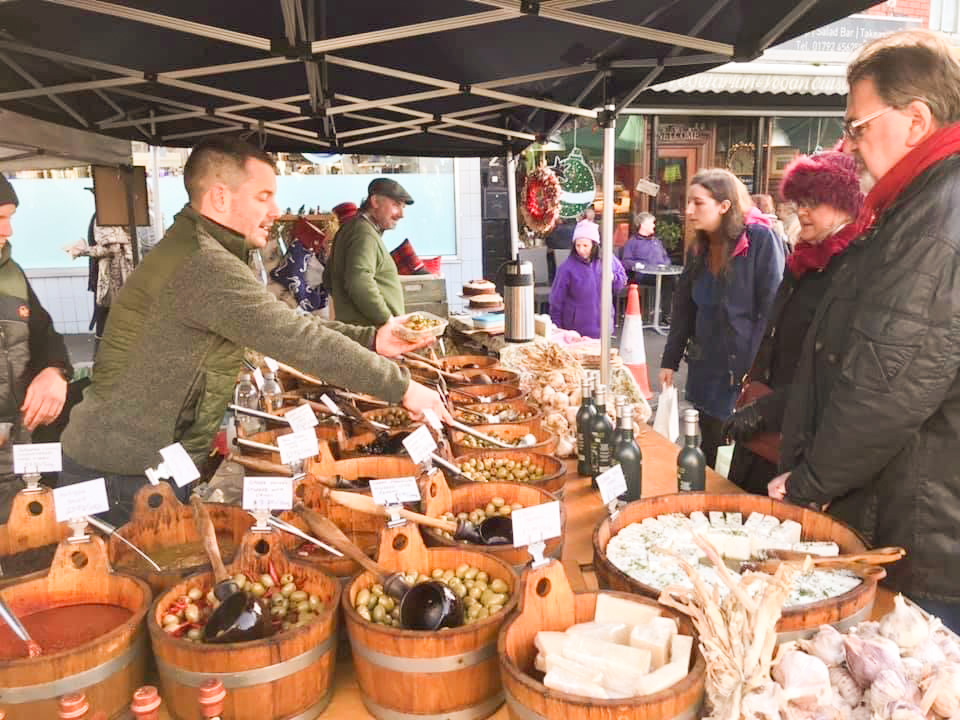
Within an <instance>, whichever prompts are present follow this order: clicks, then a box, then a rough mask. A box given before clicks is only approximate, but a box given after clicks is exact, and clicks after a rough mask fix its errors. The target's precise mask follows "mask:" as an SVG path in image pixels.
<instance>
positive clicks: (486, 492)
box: [420, 475, 567, 573]
mask: <svg viewBox="0 0 960 720" xmlns="http://www.w3.org/2000/svg"><path fill="white" fill-rule="evenodd" d="M420 494H421V496H422V500H421V507H422V509H423V513H424V515H430V516H432V517H439V516H440V515H442V514H443V513H445V512H452V513H453V514H454V515H456V514H457V513H460V512H466V513H469V512H470V511H471V510H474V509H476V508H478V507H485V506H486V505H487V503H489V502H490V501H491V500H492V499H493V498H495V497H499V498H503V500H504V502H505V503H506V504H507V505H512V504H513V503H520V504H521V505H523V506H524V507H531V506H533V505H540V504H541V503H546V502H553V501H554V500H556V499H557V497H556V496H555V495H553V494H552V493H550V492H547V491H546V490H544V489H543V488H540V487H535V486H533V485H524V484H522V483H508V482H489V483H466V484H464V485H460V486H458V487H455V488H453V489H452V490H451V488H450V487H449V486H448V485H447V481H446V479H445V478H444V477H443V476H442V475H441V476H440V477H439V478H431V479H430V480H429V481H427V482H425V483H422V484H421V486H420ZM566 519H567V518H566V511H565V510H564V507H563V504H561V505H560V524H561V527H563V526H565V525H566ZM420 530H421V531H422V532H423V536H424V539H425V540H426V541H427V545H431V546H435V545H441V546H447V547H469V548H470V549H471V550H479V551H480V552H485V553H490V554H491V555H493V556H495V557H498V558H500V559H501V560H503V561H504V562H506V563H509V564H510V565H512V566H513V569H514V570H515V571H516V572H517V573H520V572H521V571H522V570H523V568H524V566H525V565H526V564H527V563H529V562H530V553H529V552H527V549H526V548H515V547H513V545H469V544H467V543H464V542H462V541H459V540H453V539H452V538H448V537H446V536H445V535H443V534H441V532H440V530H437V529H436V528H430V527H421V528H420ZM562 552H563V534H561V535H560V536H559V537H555V538H551V539H549V540H547V548H546V551H545V555H546V556H547V557H556V558H558V557H560V555H561V553H562Z"/></svg>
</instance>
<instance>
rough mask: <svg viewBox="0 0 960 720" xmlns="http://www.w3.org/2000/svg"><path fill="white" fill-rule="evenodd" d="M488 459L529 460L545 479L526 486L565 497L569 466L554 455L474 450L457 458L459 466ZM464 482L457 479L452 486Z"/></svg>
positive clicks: (517, 451)
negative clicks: (541, 472) (541, 470)
mask: <svg viewBox="0 0 960 720" xmlns="http://www.w3.org/2000/svg"><path fill="white" fill-rule="evenodd" d="M488 458H489V459H492V460H498V459H504V460H519V461H523V460H526V459H529V460H530V464H531V465H535V466H536V467H539V468H542V469H543V478H541V479H540V480H538V481H537V482H535V483H525V484H527V485H533V486H534V487H540V488H543V489H544V490H546V491H547V492H550V493H553V494H554V495H556V496H557V497H558V498H559V497H563V484H564V482H565V480H566V474H567V466H566V465H565V464H564V463H563V461H562V460H560V459H559V458H556V457H554V456H553V455H544V454H543V453H538V452H530V451H529V450H474V451H473V452H468V453H464V454H463V455H460V456H459V457H457V464H458V465H462V464H463V463H464V462H465V461H467V460H470V459H476V460H487V459H488ZM464 482H465V481H461V480H460V479H459V478H457V477H455V478H453V479H452V480H451V484H453V485H462V484H463V483H464Z"/></svg>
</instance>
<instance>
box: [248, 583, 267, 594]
mask: <svg viewBox="0 0 960 720" xmlns="http://www.w3.org/2000/svg"><path fill="white" fill-rule="evenodd" d="M266 592H267V588H266V587H264V585H263V583H258V582H255V583H254V584H253V585H251V586H250V594H251V595H253V596H254V597H263V595H264V593H266Z"/></svg>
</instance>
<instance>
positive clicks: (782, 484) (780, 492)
mask: <svg viewBox="0 0 960 720" xmlns="http://www.w3.org/2000/svg"><path fill="white" fill-rule="evenodd" d="M789 478H790V473H788V472H785V473H784V474H783V475H777V476H776V477H775V478H774V479H773V480H771V481H770V482H769V483H768V484H767V495H769V496H770V497H772V498H773V499H774V500H783V499H784V498H786V497H787V480H788V479H789Z"/></svg>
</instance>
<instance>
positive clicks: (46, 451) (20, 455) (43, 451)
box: [13, 443, 103, 512]
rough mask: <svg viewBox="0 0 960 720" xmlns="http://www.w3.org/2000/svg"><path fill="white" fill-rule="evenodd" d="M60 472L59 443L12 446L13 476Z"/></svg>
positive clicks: (61, 464)
mask: <svg viewBox="0 0 960 720" xmlns="http://www.w3.org/2000/svg"><path fill="white" fill-rule="evenodd" d="M61 470H63V455H62V453H61V452H60V443H34V444H33V445H14V446H13V472H14V474H16V475H23V474H24V473H35V472H38V473H45V472H60V471H61ZM100 512H103V511H102V510H101V511H100Z"/></svg>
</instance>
